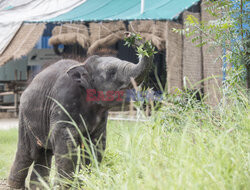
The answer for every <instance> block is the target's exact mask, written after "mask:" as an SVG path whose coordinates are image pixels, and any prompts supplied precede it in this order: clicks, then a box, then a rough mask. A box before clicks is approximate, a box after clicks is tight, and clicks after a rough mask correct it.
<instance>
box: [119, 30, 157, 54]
mask: <svg viewBox="0 0 250 190" xmlns="http://www.w3.org/2000/svg"><path fill="white" fill-rule="evenodd" d="M124 41H125V45H126V46H128V47H130V46H135V47H136V51H137V55H138V56H146V57H151V56H153V55H154V54H156V53H157V52H156V51H155V47H154V46H153V45H152V43H151V41H147V40H146V41H144V40H143V39H142V37H141V35H140V34H136V33H129V35H128V36H127V37H126V38H124Z"/></svg>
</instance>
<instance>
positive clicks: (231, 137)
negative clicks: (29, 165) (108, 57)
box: [0, 97, 250, 190]
mask: <svg viewBox="0 0 250 190" xmlns="http://www.w3.org/2000/svg"><path fill="white" fill-rule="evenodd" d="M237 98H238V97H237ZM244 101H245V102H244ZM249 108H250V107H249V105H248V101H247V100H243V103H242V102H241V101H240V102H237V103H235V101H231V103H230V102H225V103H224V104H223V105H221V106H219V107H218V108H217V109H215V110H214V109H209V108H206V107H204V106H201V105H200V104H191V103H190V102H188V103H184V104H178V105H176V104H169V105H166V106H164V107H163V108H162V109H161V110H159V111H158V112H157V113H155V114H153V116H152V118H151V120H150V121H148V122H121V121H109V122H108V133H107V135H108V142H107V149H106V151H105V154H104V160H103V162H102V164H101V165H100V166H99V167H95V166H94V165H93V166H92V167H91V172H90V171H89V170H87V169H82V170H80V171H76V173H75V180H74V181H73V182H71V185H72V189H211V190H214V189H220V190H221V189H222V190H223V189H225V190H227V189H246V190H247V189H250V180H249V179H250V168H249V166H250V156H249V155H250V143H249V140H250V115H249ZM16 142H17V130H16V129H12V130H9V131H0V145H1V146H0V177H1V178H6V177H7V174H8V171H9V168H10V165H11V162H12V160H13V158H14V153H15V149H16ZM49 186H50V189H55V187H53V180H52V182H51V184H49Z"/></svg>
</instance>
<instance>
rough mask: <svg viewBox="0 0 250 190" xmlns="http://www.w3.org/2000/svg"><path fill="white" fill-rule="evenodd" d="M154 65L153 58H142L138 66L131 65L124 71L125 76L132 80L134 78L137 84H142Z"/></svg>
mask: <svg viewBox="0 0 250 190" xmlns="http://www.w3.org/2000/svg"><path fill="white" fill-rule="evenodd" d="M152 65H153V56H151V57H146V56H143V57H140V59H139V63H138V64H132V63H131V64H129V65H127V66H126V68H125V69H124V72H125V75H126V76H127V77H128V79H129V80H130V79H131V78H134V79H135V81H136V83H137V84H140V83H141V82H142V81H143V79H144V78H145V76H146V75H147V74H148V72H149V71H150V69H151V67H152Z"/></svg>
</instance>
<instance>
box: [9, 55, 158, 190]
mask: <svg viewBox="0 0 250 190" xmlns="http://www.w3.org/2000/svg"><path fill="white" fill-rule="evenodd" d="M152 60H153V56H152V57H145V56H142V57H141V58H140V60H139V63H138V64H133V63H130V62H127V61H123V60H120V59H118V58H114V57H99V56H91V57H89V58H88V59H87V60H86V61H85V62H84V63H79V62H77V61H73V60H61V61H58V62H56V63H54V64H53V65H51V66H49V67H47V68H46V69H45V70H43V71H42V72H40V73H39V74H38V75H37V76H36V77H35V78H34V79H33V81H32V82H31V84H30V85H29V86H28V87H27V89H26V90H25V91H24V92H23V94H22V96H21V100H20V112H19V136H18V147H17V152H16V157H15V161H14V163H13V165H12V168H11V171H10V175H9V178H8V184H9V186H10V187H11V188H17V189H18V188H24V185H25V178H26V176H27V173H28V169H29V167H30V166H31V164H32V163H34V167H33V171H32V174H31V179H30V181H31V182H38V176H39V177H42V178H43V179H47V178H48V176H49V169H50V166H51V157H52V156H53V155H54V156H55V164H56V167H57V172H58V174H59V176H60V177H67V178H71V177H70V176H72V173H73V172H74V169H75V165H76V161H77V155H76V152H77V146H79V145H82V143H83V142H82V138H81V137H80V134H79V132H81V134H82V135H83V136H84V138H86V142H87V144H89V142H92V143H93V145H94V147H95V150H96V158H97V160H98V161H99V162H100V161H101V160H102V152H103V151H104V149H105V145H106V125H107V117H108V110H109V109H110V108H111V107H112V106H115V105H117V104H119V103H120V102H121V100H122V95H123V90H124V89H128V88H130V87H131V86H132V85H131V78H134V79H135V81H136V82H137V84H140V83H141V82H142V81H143V79H144V77H145V76H146V75H147V73H148V71H149V70H150V68H151V65H152V62H153V61H152ZM65 110H66V111H65ZM72 121H74V122H75V124H76V125H77V126H78V128H79V130H77V129H76V127H75V126H74V125H72V123H70V122H72ZM83 121H84V122H83ZM84 123H85V125H84ZM89 138H90V139H89ZM85 156H86V154H85ZM87 157H88V155H87V156H86V157H85V163H86V164H88V163H89V162H90V161H89V159H88V158H87ZM35 184H39V183H32V184H31V185H30V187H31V189H35V188H36V185H35Z"/></svg>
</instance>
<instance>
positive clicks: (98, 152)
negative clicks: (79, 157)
mask: <svg viewBox="0 0 250 190" xmlns="http://www.w3.org/2000/svg"><path fill="white" fill-rule="evenodd" d="M86 142H88V143H87V146H88V148H89V152H90V154H89V152H87V151H86V147H85V148H84V149H85V155H84V156H85V165H89V164H90V162H91V161H92V162H93V161H95V159H96V161H97V162H98V163H100V162H101V161H102V158H103V154H104V151H105V148H106V126H105V128H104V129H103V130H99V131H98V132H97V133H95V134H94V135H93V136H92V137H91V142H90V141H89V140H88V141H86Z"/></svg>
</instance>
